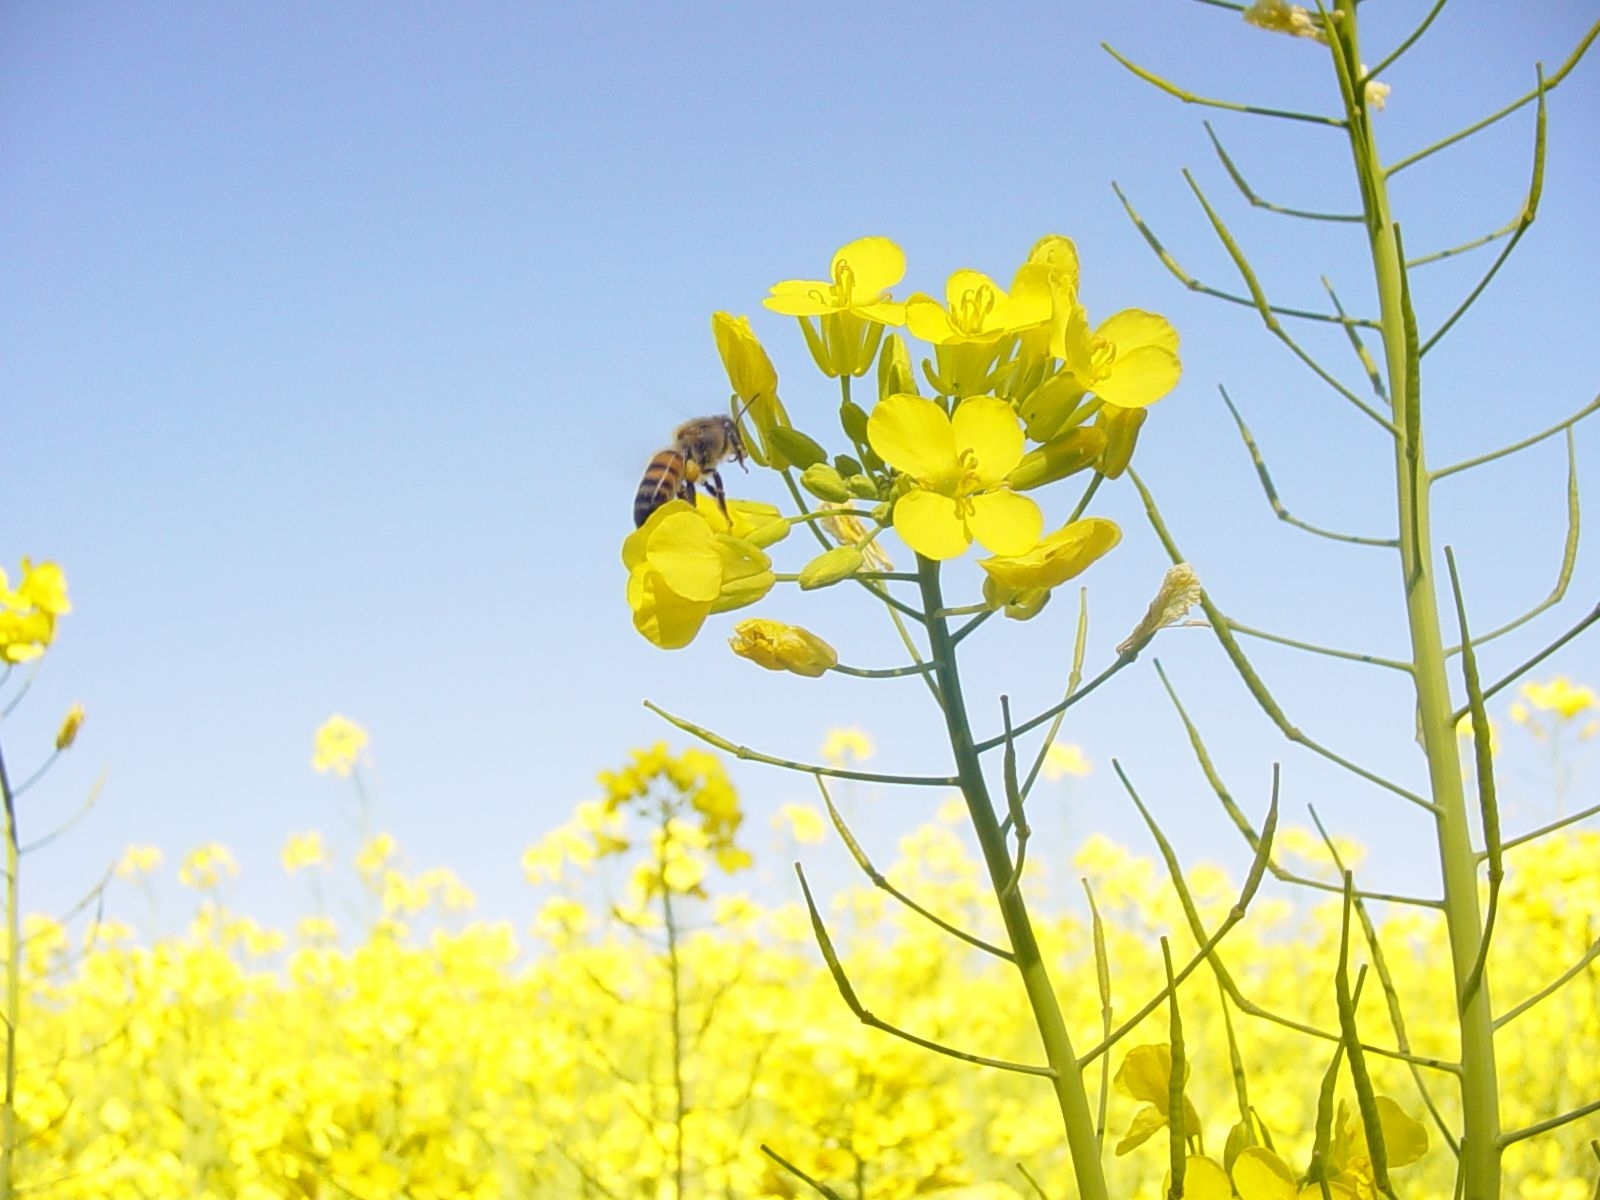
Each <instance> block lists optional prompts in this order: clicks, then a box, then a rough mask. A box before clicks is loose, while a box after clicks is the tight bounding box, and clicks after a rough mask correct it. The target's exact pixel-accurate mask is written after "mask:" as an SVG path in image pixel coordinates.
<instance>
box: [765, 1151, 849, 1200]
mask: <svg viewBox="0 0 1600 1200" xmlns="http://www.w3.org/2000/svg"><path fill="white" fill-rule="evenodd" d="M761 1153H763V1154H765V1155H766V1156H767V1157H768V1158H770V1159H771V1160H772V1161H773V1162H775V1163H777V1164H778V1165H779V1166H780V1167H782V1168H783V1169H784V1170H785V1171H787V1172H789V1174H791V1175H793V1176H794V1177H795V1178H796V1179H798V1180H799V1181H800V1182H801V1183H803V1184H805V1185H806V1186H807V1187H809V1188H810V1189H811V1190H812V1191H814V1192H816V1193H817V1195H819V1196H826V1197H827V1200H844V1197H843V1196H841V1195H839V1193H838V1192H836V1191H834V1190H833V1189H832V1188H831V1187H829V1186H828V1185H827V1184H825V1183H822V1182H819V1181H818V1180H815V1179H813V1178H811V1176H809V1175H807V1174H806V1173H805V1172H804V1171H802V1170H801V1169H800V1168H799V1167H797V1166H795V1165H794V1164H793V1163H792V1162H790V1161H789V1160H788V1159H787V1158H785V1157H784V1156H783V1155H781V1154H779V1153H778V1152H777V1151H776V1150H774V1149H773V1148H772V1147H771V1146H769V1145H767V1144H766V1143H765V1142H762V1143H761Z"/></svg>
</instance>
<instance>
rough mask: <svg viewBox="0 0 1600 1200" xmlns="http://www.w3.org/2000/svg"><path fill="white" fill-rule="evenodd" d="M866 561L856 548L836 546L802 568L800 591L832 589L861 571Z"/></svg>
mask: <svg viewBox="0 0 1600 1200" xmlns="http://www.w3.org/2000/svg"><path fill="white" fill-rule="evenodd" d="M864 561H866V560H865V559H863V558H862V556H861V551H859V550H857V549H856V548H855V547H854V546H835V547H834V548H833V549H832V550H827V551H824V552H823V553H822V554H819V555H817V556H816V557H815V558H813V559H812V560H811V561H810V562H808V563H807V564H806V565H805V566H804V567H802V568H800V589H801V590H802V591H806V592H809V591H812V590H813V589H815V588H825V587H831V586H832V585H833V584H836V583H838V582H840V581H841V580H845V579H849V578H850V576H852V575H854V574H855V573H856V572H857V571H859V570H861V564H862V563H863V562H864Z"/></svg>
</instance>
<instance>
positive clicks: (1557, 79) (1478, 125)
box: [1383, 21, 1600, 179]
mask: <svg viewBox="0 0 1600 1200" xmlns="http://www.w3.org/2000/svg"><path fill="white" fill-rule="evenodd" d="M1596 37H1600V21H1596V22H1595V23H1594V24H1593V25H1591V26H1589V31H1588V32H1587V33H1585V34H1584V35H1583V37H1582V38H1581V39H1580V40H1579V42H1578V44H1577V46H1576V47H1575V48H1574V49H1573V51H1572V53H1571V54H1569V55H1568V56H1567V61H1566V62H1564V63H1562V64H1561V69H1560V70H1558V71H1557V72H1556V73H1555V74H1554V75H1551V76H1550V77H1549V78H1547V79H1546V80H1545V81H1544V84H1543V86H1542V87H1536V88H1534V89H1533V90H1532V91H1531V92H1529V93H1528V94H1527V95H1526V96H1523V97H1522V98H1521V99H1519V100H1513V101H1512V102H1511V103H1510V104H1508V105H1506V106H1505V107H1504V108H1502V109H1499V110H1497V111H1495V112H1492V113H1490V114H1489V115H1488V116H1487V117H1484V118H1483V120H1481V121H1476V122H1474V123H1473V124H1471V125H1468V126H1467V127H1466V128H1464V129H1458V130H1456V131H1455V132H1454V133H1452V134H1451V135H1450V136H1449V137H1445V138H1441V139H1439V140H1438V141H1437V142H1434V143H1433V144H1432V145H1431V146H1424V147H1423V148H1422V149H1421V150H1418V151H1416V152H1415V153H1413V154H1408V155H1406V157H1404V158H1402V159H1398V160H1396V161H1395V162H1392V163H1390V164H1389V165H1388V166H1387V167H1385V168H1384V169H1383V173H1384V175H1385V176H1386V177H1388V178H1390V179H1392V178H1394V176H1396V175H1398V174H1399V173H1400V172H1401V171H1404V170H1405V169H1406V168H1407V167H1410V166H1414V165H1415V164H1417V163H1419V162H1421V161H1422V160H1423V159H1424V158H1427V157H1428V156H1429V155H1430V154H1437V153H1438V152H1439V151H1440V150H1443V149H1444V148H1445V147H1446V146H1453V145H1454V144H1455V143H1457V142H1459V141H1461V140H1463V139H1464V138H1469V137H1471V136H1472V135H1473V134H1475V133H1477V132H1478V131H1479V130H1482V129H1487V128H1488V127H1489V126H1490V125H1493V124H1494V123H1495V122H1496V121H1501V120H1504V119H1505V118H1506V117H1509V116H1510V115H1511V114H1512V113H1514V112H1516V111H1517V110H1518V109H1519V108H1521V107H1522V106H1523V105H1525V104H1529V103H1531V102H1532V101H1534V100H1537V99H1538V98H1539V93H1540V92H1541V91H1543V92H1547V93H1548V92H1553V91H1554V90H1555V89H1556V87H1557V85H1558V84H1560V83H1561V81H1562V80H1564V79H1565V78H1566V77H1567V74H1568V73H1569V72H1570V71H1571V70H1572V68H1573V67H1575V66H1577V65H1578V62H1579V60H1581V59H1582V58H1583V56H1584V54H1586V53H1587V52H1588V50H1589V47H1590V46H1591V45H1593V43H1594V40H1595V38H1596Z"/></svg>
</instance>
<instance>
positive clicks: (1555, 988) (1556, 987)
mask: <svg viewBox="0 0 1600 1200" xmlns="http://www.w3.org/2000/svg"><path fill="white" fill-rule="evenodd" d="M1596 958H1600V938H1596V939H1595V940H1594V941H1593V942H1591V943H1590V944H1589V948H1588V949H1587V950H1585V951H1584V952H1583V957H1582V958H1580V959H1578V961H1577V962H1575V963H1573V964H1572V965H1571V966H1570V967H1568V968H1567V969H1566V970H1565V971H1563V972H1561V974H1560V975H1559V976H1557V977H1556V978H1555V979H1553V980H1551V982H1549V983H1547V984H1546V985H1545V986H1544V987H1542V988H1540V989H1539V990H1538V991H1537V992H1535V993H1534V994H1533V995H1531V996H1529V997H1528V998H1527V999H1526V1000H1524V1001H1522V1003H1520V1004H1518V1005H1516V1006H1515V1007H1514V1008H1510V1009H1507V1010H1506V1011H1505V1012H1503V1013H1501V1014H1500V1015H1499V1016H1498V1017H1496V1018H1495V1021H1494V1027H1495V1028H1496V1029H1499V1028H1500V1027H1501V1026H1502V1025H1509V1024H1511V1022H1513V1021H1515V1020H1516V1019H1517V1018H1518V1017H1520V1016H1521V1015H1522V1014H1523V1013H1525V1012H1527V1011H1528V1010H1529V1009H1530V1008H1532V1007H1533V1006H1534V1005H1536V1004H1538V1003H1539V1002H1540V1001H1541V1000H1548V999H1549V998H1550V997H1551V996H1554V995H1555V994H1556V993H1557V992H1559V991H1560V990H1561V989H1562V988H1563V987H1565V986H1566V985H1567V984H1568V983H1570V982H1571V981H1572V980H1573V979H1574V978H1576V977H1577V976H1578V974H1579V973H1580V972H1582V971H1583V970H1584V969H1585V968H1587V967H1588V965H1589V964H1590V963H1592V962H1593V961H1594V960H1595V959H1596Z"/></svg>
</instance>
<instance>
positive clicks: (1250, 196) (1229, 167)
mask: <svg viewBox="0 0 1600 1200" xmlns="http://www.w3.org/2000/svg"><path fill="white" fill-rule="evenodd" d="M1203 124H1204V125H1205V127H1206V136H1207V137H1209V138H1210V139H1211V146H1212V148H1213V149H1214V150H1216V152H1217V157H1218V158H1219V159H1221V160H1222V169H1223V170H1224V171H1226V172H1227V173H1228V178H1229V179H1231V180H1233V186H1234V187H1236V188H1238V189H1239V193H1240V195H1242V196H1243V197H1244V198H1245V199H1246V200H1248V201H1249V202H1250V204H1251V206H1252V207H1255V208H1264V209H1266V210H1267V211H1268V212H1272V213H1277V214H1278V215H1279V216H1282V217H1299V218H1301V219H1302V220H1306V221H1348V222H1351V223H1353V224H1357V225H1359V224H1360V223H1361V222H1362V221H1364V220H1366V218H1365V217H1364V216H1363V215H1362V214H1361V213H1325V212H1312V211H1310V210H1309V209H1303V208H1288V207H1285V206H1284V205H1281V204H1273V203H1271V202H1269V201H1267V200H1263V199H1262V198H1261V197H1260V196H1259V195H1257V194H1256V192H1255V189H1253V188H1252V187H1251V186H1250V184H1249V183H1248V182H1246V180H1245V177H1244V175H1243V173H1242V172H1241V171H1240V170H1239V168H1238V167H1237V166H1236V165H1235V164H1234V161H1233V159H1232V158H1230V157H1229V155H1228V152H1227V151H1226V150H1224V149H1223V148H1222V140H1221V139H1220V138H1218V137H1217V131H1216V130H1215V129H1213V128H1212V127H1211V122H1210V121H1206V122H1203Z"/></svg>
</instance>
